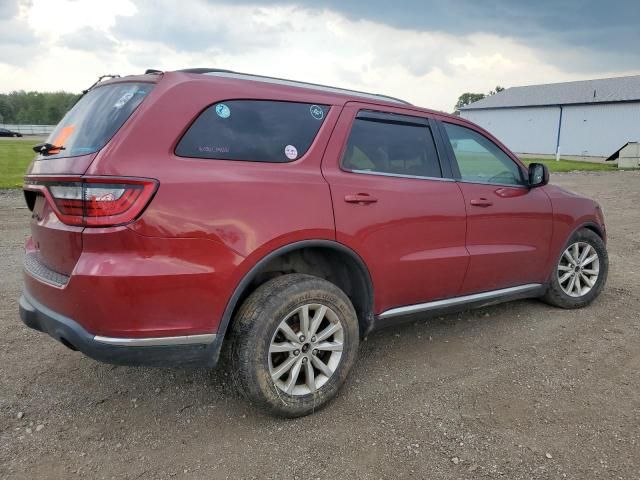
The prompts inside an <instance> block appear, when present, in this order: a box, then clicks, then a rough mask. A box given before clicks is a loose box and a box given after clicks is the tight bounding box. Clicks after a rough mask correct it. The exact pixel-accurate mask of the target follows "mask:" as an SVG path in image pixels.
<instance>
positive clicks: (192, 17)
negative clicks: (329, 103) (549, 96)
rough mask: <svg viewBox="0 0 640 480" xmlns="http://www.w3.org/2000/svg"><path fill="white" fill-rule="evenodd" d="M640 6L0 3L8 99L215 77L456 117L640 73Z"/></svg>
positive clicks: (633, 1)
mask: <svg viewBox="0 0 640 480" xmlns="http://www.w3.org/2000/svg"><path fill="white" fill-rule="evenodd" d="M639 45H640V1H638V0H628V1H618V0H608V1H606V2H603V1H601V0H597V1H596V0H584V1H573V0H536V1H528V0H448V1H445V0H439V1H438V0H407V1H388V0H387V1H383V0H368V1H365V0H353V1H348V0H343V1H340V0H329V1H325V2H323V1H320V0H316V1H311V0H290V1H289V0H246V1H245V0H236V1H214V0H0V92H7V91H11V90H15V89H24V90H30V89H33V90H48V91H51V90H68V91H76V92H77V91H80V90H81V89H83V88H86V87H87V86H89V85H90V84H92V83H93V82H94V81H95V80H96V78H97V77H98V76H99V75H102V74H106V73H118V74H121V75H125V74H132V73H139V72H141V71H143V70H145V69H147V68H157V69H161V70H171V69H179V68H186V67H202V66H206V67H218V68H226V69H231V70H236V71H240V72H251V73H258V74H262V75H273V76H279V77H287V78H292V79H297V80H305V81H310V82H317V83H324V84H332V85H337V86H343V87H347V88H355V89H359V90H366V91H372V92H377V93H385V94H389V95H394V96H398V97H402V98H405V99H407V100H409V101H411V102H412V103H415V104H418V105H422V106H426V107H430V108H435V109H439V110H445V111H450V110H451V109H452V107H453V105H454V104H455V102H456V99H457V97H458V96H459V95H460V94H461V93H463V92H466V91H471V92H487V91H489V90H491V89H493V88H494V87H495V86H496V85H502V86H505V87H509V86H516V85H527V84H534V83H548V82H559V81H567V80H579V79H588V78H599V77H607V76H617V75H632V74H640V48H638V46H639Z"/></svg>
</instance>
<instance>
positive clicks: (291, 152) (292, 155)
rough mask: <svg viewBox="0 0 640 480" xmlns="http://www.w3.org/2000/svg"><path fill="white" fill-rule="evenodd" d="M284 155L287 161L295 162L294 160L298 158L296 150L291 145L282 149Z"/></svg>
mask: <svg viewBox="0 0 640 480" xmlns="http://www.w3.org/2000/svg"><path fill="white" fill-rule="evenodd" d="M284 154H285V155H286V156H287V158H288V159H289V160H295V159H296V158H298V149H297V148H296V147H294V146H293V145H287V146H286V147H284Z"/></svg>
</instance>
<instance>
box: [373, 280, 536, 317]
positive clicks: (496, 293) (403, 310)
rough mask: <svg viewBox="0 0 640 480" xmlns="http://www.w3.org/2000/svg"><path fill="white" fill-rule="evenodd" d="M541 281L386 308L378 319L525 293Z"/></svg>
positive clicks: (534, 288) (533, 288)
mask: <svg viewBox="0 0 640 480" xmlns="http://www.w3.org/2000/svg"><path fill="white" fill-rule="evenodd" d="M541 286H542V284H540V283H528V284H526V285H518V286H516V287H509V288H501V289H499V290H491V291H488V292H482V293H474V294H471V295H463V296H461V297H453V298H447V299H444V300H436V301H434V302H426V303H418V304H416V305H407V306H404V307H396V308H392V309H389V310H385V311H384V312H382V313H381V314H380V315H378V319H380V320H384V319H386V318H393V317H399V316H402V315H409V314H412V313H421V312H428V311H431V310H438V309H440V308H446V307H455V306H459V305H464V304H466V303H472V302H477V301H483V300H493V299H498V298H500V297H504V296H507V295H511V294H514V293H524V292H527V291H529V290H531V291H533V290H536V289H538V288H540V287H541Z"/></svg>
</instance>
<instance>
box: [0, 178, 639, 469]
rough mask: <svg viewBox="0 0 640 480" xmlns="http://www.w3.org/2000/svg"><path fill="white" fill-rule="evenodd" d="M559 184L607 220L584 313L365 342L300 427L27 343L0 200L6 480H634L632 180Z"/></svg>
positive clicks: (468, 317) (14, 228)
mask: <svg viewBox="0 0 640 480" xmlns="http://www.w3.org/2000/svg"><path fill="white" fill-rule="evenodd" d="M552 180H553V181H554V182H556V183H558V184H560V185H563V186H565V187H567V188H569V189H572V190H575V191H579V192H583V193H586V194H588V195H591V196H593V197H595V198H596V199H597V200H598V201H600V203H601V204H602V205H603V208H604V210H605V215H606V217H607V221H608V222H607V223H608V232H609V251H610V262H611V272H610V276H609V283H608V285H607V287H606V289H605V290H604V292H603V294H602V295H601V297H600V298H599V299H598V300H597V301H596V302H595V303H594V304H593V305H592V306H591V307H589V308H587V309H584V310H580V311H562V310H558V309H554V308H552V307H549V306H546V305H544V304H542V303H540V302H537V301H520V302H516V303H512V304H505V305H500V306H496V307H491V308H486V309H483V310H476V311H474V312H467V313H464V314H460V315H450V316H446V317H441V318H436V319H430V320H428V319H426V318H425V320H424V321H419V322H417V323H414V324H409V325H405V326H403V327H400V328H398V329H395V330H386V331H381V332H378V333H375V334H373V335H372V336H370V337H369V338H368V339H367V341H366V342H363V344H362V346H361V350H360V357H359V361H358V362H357V365H356V367H355V370H354V371H353V373H352V374H351V376H350V378H349V380H348V382H347V384H346V385H345V386H344V387H343V389H342V392H341V394H340V395H339V396H338V398H337V399H336V400H335V401H334V402H333V403H332V404H331V405H330V406H329V407H328V408H326V409H324V410H322V411H321V412H318V413H316V414H315V415H312V416H310V417H306V418H303V419H298V420H278V419H274V418H271V417H267V416H265V415H263V414H261V413H260V412H257V411H255V410H253V409H252V408H251V407H249V406H247V405H246V404H245V403H244V401H243V400H242V399H241V398H239V397H238V395H237V394H236V393H234V391H233V389H232V388H231V386H230V385H229V379H228V377H227V375H226V374H225V373H224V371H221V370H219V371H213V372H210V371H207V370H179V369H173V370H169V369H167V370H161V369H142V368H125V367H115V366H110V365H104V364H100V363H97V362H94V361H93V360H90V359H88V358H85V357H83V356H82V355H80V354H78V353H74V352H71V351H69V350H67V349H66V348H65V347H63V346H62V345H60V344H58V343H56V342H54V341H52V340H51V339H50V338H48V337H47V336H45V335H43V334H40V333H37V332H34V331H30V330H28V329H27V328H25V327H23V326H22V324H21V323H20V320H19V318H18V314H17V304H16V299H17V297H18V296H19V293H20V288H21V271H20V270H21V269H20V262H21V254H22V244H23V241H24V237H25V235H27V231H28V215H27V211H26V210H25V209H23V207H22V205H23V200H22V197H21V194H20V192H15V191H14V192H6V191H4V192H0V222H1V223H0V224H1V225H2V236H1V238H0V268H1V271H2V272H3V274H2V278H1V279H0V281H1V282H2V283H1V284H2V288H1V291H0V478H25V479H33V478H74V477H76V476H78V477H85V478H142V479H146V478H208V479H217V478H305V479H306V478H394V479H398V478H445V479H448V478H456V479H458V478H509V479H517V478H527V479H531V478H570V479H571V478H573V479H585V478H614V479H637V478H639V477H640V448H639V442H640V428H639V427H640V345H639V340H640V318H639V315H640V314H639V312H640V287H639V286H638V285H639V283H640V233H639V232H640V212H639V210H638V205H639V204H640V172H626V173H624V172H612V173H609V172H606V173H604V172H599V173H571V174H563V175H561V174H558V175H554V176H553V178H552Z"/></svg>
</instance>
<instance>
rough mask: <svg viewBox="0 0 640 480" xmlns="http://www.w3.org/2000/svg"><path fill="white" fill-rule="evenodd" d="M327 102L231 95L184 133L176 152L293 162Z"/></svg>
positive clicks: (304, 147) (321, 119) (313, 131)
mask: <svg viewBox="0 0 640 480" xmlns="http://www.w3.org/2000/svg"><path fill="white" fill-rule="evenodd" d="M328 111H329V106H327V105H316V104H312V103H295V102H281V101H271V100H229V101H225V102H220V103H217V104H215V105H211V106H209V107H208V108H207V109H206V110H204V111H203V112H202V113H201V114H200V116H198V118H197V119H196V120H195V122H194V123H193V124H192V125H191V127H189V129H188V130H187V132H186V133H185V134H184V136H183V137H182V139H181V140H180V142H179V143H178V146H177V147H176V151H175V152H176V155H178V156H180V157H191V158H207V159H218V160H241V161H242V160H244V161H251V162H274V163H284V162H291V161H294V160H296V159H298V158H300V157H302V156H303V155H304V154H305V153H306V152H307V150H308V149H309V147H310V146H311V143H312V142H313V140H314V138H315V137H316V135H317V134H318V131H319V130H320V127H321V126H322V123H323V122H324V119H325V118H326V116H327V113H328Z"/></svg>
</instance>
